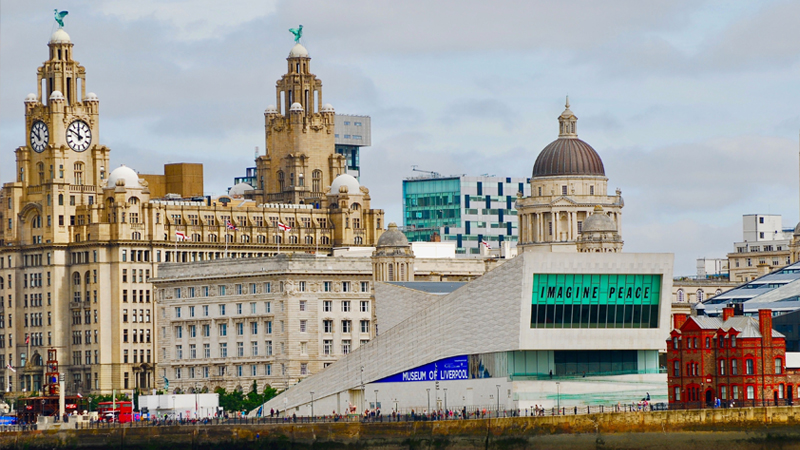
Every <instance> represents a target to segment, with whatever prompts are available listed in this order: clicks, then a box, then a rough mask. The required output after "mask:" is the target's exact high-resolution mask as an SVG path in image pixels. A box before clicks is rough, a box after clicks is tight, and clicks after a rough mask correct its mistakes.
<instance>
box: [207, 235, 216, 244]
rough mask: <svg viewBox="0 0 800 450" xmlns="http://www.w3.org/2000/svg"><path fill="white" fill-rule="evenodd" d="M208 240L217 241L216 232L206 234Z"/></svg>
mask: <svg viewBox="0 0 800 450" xmlns="http://www.w3.org/2000/svg"><path fill="white" fill-rule="evenodd" d="M208 242H217V235H216V234H209V235H208Z"/></svg>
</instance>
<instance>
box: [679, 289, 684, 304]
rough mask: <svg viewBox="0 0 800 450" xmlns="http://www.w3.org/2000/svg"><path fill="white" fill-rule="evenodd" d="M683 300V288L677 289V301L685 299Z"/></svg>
mask: <svg viewBox="0 0 800 450" xmlns="http://www.w3.org/2000/svg"><path fill="white" fill-rule="evenodd" d="M685 300H686V299H685V297H684V293H683V289H678V301H679V302H682V301H685Z"/></svg>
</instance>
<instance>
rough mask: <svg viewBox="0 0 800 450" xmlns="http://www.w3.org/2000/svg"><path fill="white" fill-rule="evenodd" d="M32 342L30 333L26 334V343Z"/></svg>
mask: <svg viewBox="0 0 800 450" xmlns="http://www.w3.org/2000/svg"><path fill="white" fill-rule="evenodd" d="M30 343H31V336H30V335H29V334H26V335H25V344H30Z"/></svg>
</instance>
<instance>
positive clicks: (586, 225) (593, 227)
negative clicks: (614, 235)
mask: <svg viewBox="0 0 800 450" xmlns="http://www.w3.org/2000/svg"><path fill="white" fill-rule="evenodd" d="M593 231H601V232H602V231H609V232H616V231H617V225H616V224H615V223H614V221H613V220H612V219H611V218H610V217H608V216H607V215H605V213H603V208H602V207H601V206H599V205H598V206H595V208H594V212H593V213H592V215H591V216H589V217H587V218H586V220H584V221H583V226H582V227H581V233H589V232H593Z"/></svg>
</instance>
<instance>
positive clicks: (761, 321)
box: [758, 309, 772, 347]
mask: <svg viewBox="0 0 800 450" xmlns="http://www.w3.org/2000/svg"><path fill="white" fill-rule="evenodd" d="M758 330H759V331H760V332H761V339H762V342H763V343H764V347H772V310H771V309H759V310H758Z"/></svg>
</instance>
